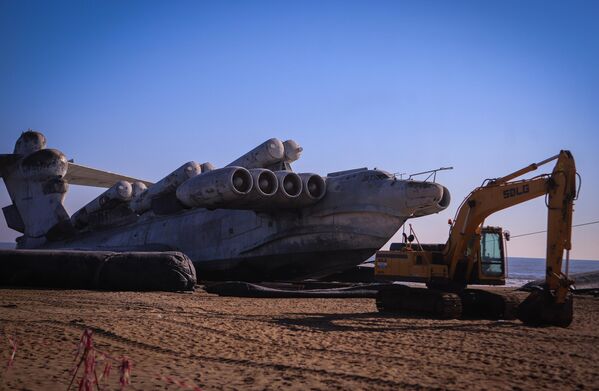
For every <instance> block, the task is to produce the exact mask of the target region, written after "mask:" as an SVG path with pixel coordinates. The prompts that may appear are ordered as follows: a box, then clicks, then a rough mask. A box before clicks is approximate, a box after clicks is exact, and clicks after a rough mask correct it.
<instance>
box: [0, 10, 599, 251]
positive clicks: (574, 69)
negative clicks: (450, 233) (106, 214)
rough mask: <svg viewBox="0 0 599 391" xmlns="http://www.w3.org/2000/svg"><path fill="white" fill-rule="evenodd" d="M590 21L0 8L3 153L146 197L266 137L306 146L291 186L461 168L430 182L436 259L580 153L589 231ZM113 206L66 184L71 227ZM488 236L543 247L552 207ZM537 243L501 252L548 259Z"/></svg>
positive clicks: (463, 14) (507, 216)
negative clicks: (55, 154)
mask: <svg viewBox="0 0 599 391" xmlns="http://www.w3.org/2000/svg"><path fill="white" fill-rule="evenodd" d="M598 20H599V2H597V1H586V2H585V1H568V2H565V1H503V0H502V1H468V2H461V1H451V2H450V1H413V2H407V1H389V2H386V1H360V2H354V1H314V2H310V1H272V2H264V1H215V2H208V1H202V2H200V1H190V2H183V1H162V2H155V1H139V2H134V1H97V2H96V1H75V2H70V3H68V2H60V1H39V2H31V1H23V0H15V1H7V0H0V55H1V61H0V129H1V132H0V145H1V147H2V151H1V152H4V153H10V152H12V149H13V146H14V142H15V140H16V139H17V137H18V136H19V134H20V132H21V131H23V130H26V129H27V128H32V129H36V130H40V131H42V132H43V133H45V135H46V137H47V139H48V143H49V146H50V147H53V148H58V149H60V150H62V151H63V152H64V153H65V154H66V155H67V156H68V158H73V159H75V161H76V162H78V163H80V164H84V165H90V166H93V167H97V168H102V169H106V170H109V171H114V172H119V173H123V174H128V175H131V176H137V177H140V178H144V179H148V180H158V179H160V178H162V177H163V176H164V175H166V174H168V173H169V172H171V171H172V170H174V169H175V168H177V167H178V166H179V165H180V164H182V163H183V162H186V161H189V160H196V161H198V162H204V161H211V162H212V163H214V164H215V165H217V166H219V165H223V164H226V163H228V162H230V161H232V160H233V159H235V158H237V157H238V156H240V155H241V154H243V153H245V152H246V151H248V150H250V149H251V148H253V147H254V146H256V145H257V144H259V143H261V142H262V141H264V140H266V139H268V138H270V137H278V138H281V139H283V140H285V139H288V138H293V139H295V140H296V141H298V142H299V143H300V144H301V145H302V146H303V147H304V153H303V156H302V159H301V160H300V161H298V162H296V164H295V166H294V168H295V169H296V170H298V171H311V172H317V173H319V174H326V173H327V172H332V171H338V170H343V169H350V168H355V167H362V166H369V167H378V168H382V169H385V170H388V171H390V172H402V173H404V172H405V173H414V172H418V171H423V170H427V169H433V168H438V167H440V166H453V167H454V168H455V169H454V170H453V171H448V172H444V173H442V174H440V175H439V176H438V181H439V182H440V183H442V184H444V185H445V186H447V187H448V188H449V189H450V190H451V193H452V198H453V201H452V205H451V206H450V207H449V208H448V209H447V210H446V211H444V212H442V213H440V214H438V215H434V216H428V217H424V218H420V219H415V220H412V223H413V225H414V227H415V229H416V230H417V233H418V234H419V237H420V239H421V241H426V242H444V241H445V240H446V238H447V219H448V218H451V217H453V215H454V214H455V212H456V209H457V207H458V206H459V203H460V201H461V200H462V199H463V198H464V197H465V196H466V195H467V193H468V192H469V191H470V190H472V189H473V188H474V187H475V186H478V185H480V184H481V182H482V180H483V179H485V178H489V177H498V176H502V175H505V174H507V173H509V172H511V171H513V170H516V169H518V168H521V167H524V166H525V165H528V164H530V163H532V162H536V161H540V160H542V159H544V158H546V157H549V156H552V155H554V154H556V153H557V152H559V150H560V149H570V150H572V152H573V153H574V156H575V158H576V163H577V167H578V170H579V172H580V174H581V175H582V190H581V194H580V199H579V200H578V202H577V203H576V206H575V208H576V210H575V215H574V222H575V223H578V224H580V223H586V222H590V221H597V220H599V23H598V22H597V21H598ZM550 169H551V166H548V167H546V168H544V169H542V170H540V171H541V172H548V171H550ZM101 191H102V190H101V189H96V188H81V187H77V186H72V187H71V190H70V192H69V194H68V195H67V208H68V210H69V211H70V212H71V213H72V212H74V211H75V210H76V209H78V208H79V207H80V206H82V205H83V204H85V203H86V202H87V201H88V200H90V199H91V198H92V197H94V196H96V195H97V194H99V193H100V192H101ZM0 204H1V205H2V206H4V205H8V204H10V200H9V197H8V195H7V193H6V189H5V188H4V187H3V185H2V187H1V188H0ZM0 219H1V220H2V221H0V225H1V228H0V241H11V240H13V239H14V238H15V237H16V236H17V233H15V232H14V231H11V230H9V229H8V228H6V224H5V222H4V217H3V216H2V217H1V218H0ZM487 223H489V224H493V225H501V226H503V227H504V228H506V229H509V230H510V231H511V233H512V235H518V234H521V233H528V232H533V231H540V230H543V229H545V227H546V210H545V205H544V202H543V200H542V199H539V200H535V201H533V202H529V203H526V204H523V205H521V206H518V207H516V208H512V209H510V210H508V211H504V212H501V213H498V214H496V215H493V216H492V217H491V218H489V219H488V220H487ZM544 243H545V236H544V235H532V236H527V237H522V238H515V239H513V240H512V241H511V242H510V250H509V253H510V255H513V256H531V257H543V256H544V251H545V244H544ZM573 247H574V249H573V252H572V257H573V258H578V259H599V224H595V225H589V226H585V227H579V228H574V239H573Z"/></svg>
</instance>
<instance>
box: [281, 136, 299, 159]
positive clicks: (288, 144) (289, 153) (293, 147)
mask: <svg viewBox="0 0 599 391" xmlns="http://www.w3.org/2000/svg"><path fill="white" fill-rule="evenodd" d="M283 148H284V149H285V156H284V160H285V162H286V163H293V162H294V161H296V160H298V159H299V158H300V156H301V154H302V151H303V150H304V149H303V148H302V147H300V145H299V144H298V143H297V142H295V141H294V140H287V141H285V142H284V143H283Z"/></svg>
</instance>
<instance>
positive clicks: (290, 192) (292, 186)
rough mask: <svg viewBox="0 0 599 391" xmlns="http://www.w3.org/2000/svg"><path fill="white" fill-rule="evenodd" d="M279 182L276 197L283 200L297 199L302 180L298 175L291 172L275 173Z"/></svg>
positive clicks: (300, 191) (300, 190)
mask: <svg viewBox="0 0 599 391" xmlns="http://www.w3.org/2000/svg"><path fill="white" fill-rule="evenodd" d="M275 175H276V176H277V180H278V181H279V191H278V192H277V195H280V196H282V198H285V199H292V198H297V197H299V196H300V194H301V193H302V179H301V178H300V176H299V175H297V174H296V173H294V172H291V171H275Z"/></svg>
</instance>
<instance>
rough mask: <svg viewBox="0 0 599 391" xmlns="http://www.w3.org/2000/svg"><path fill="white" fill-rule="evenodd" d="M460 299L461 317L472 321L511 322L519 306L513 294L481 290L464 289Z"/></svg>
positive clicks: (518, 301) (517, 299)
mask: <svg viewBox="0 0 599 391" xmlns="http://www.w3.org/2000/svg"><path fill="white" fill-rule="evenodd" d="M460 299H461V300H462V307H463V316H464V317H465V318H474V319H491V320H497V319H506V320H513V319H516V317H517V311H518V306H519V305H520V299H519V298H518V297H517V296H516V295H514V294H511V293H502V292H491V291H487V290H482V289H464V290H463V291H462V292H461V293H460Z"/></svg>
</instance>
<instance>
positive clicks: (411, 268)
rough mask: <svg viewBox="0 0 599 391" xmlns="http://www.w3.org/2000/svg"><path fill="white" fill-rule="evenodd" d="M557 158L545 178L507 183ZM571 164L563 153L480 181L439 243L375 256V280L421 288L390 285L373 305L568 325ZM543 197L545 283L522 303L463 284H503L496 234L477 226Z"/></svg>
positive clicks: (407, 244)
mask: <svg viewBox="0 0 599 391" xmlns="http://www.w3.org/2000/svg"><path fill="white" fill-rule="evenodd" d="M554 160H557V161H556V164H555V167H554V169H553V171H552V173H551V174H543V175H539V176H536V177H534V178H531V179H522V180H514V179H516V178H518V177H520V176H522V175H524V174H526V173H528V172H531V171H534V170H536V169H537V168H538V167H539V166H542V165H544V164H547V163H549V162H551V161H554ZM576 175H577V173H576V166H575V163H574V157H573V156H572V154H571V153H570V152H569V151H560V153H559V154H558V155H555V156H553V157H550V158H548V159H545V160H543V161H541V162H539V163H533V164H531V165H530V166H528V167H525V168H522V169H520V170H518V171H515V172H513V173H511V174H509V175H506V176H504V177H501V178H496V179H490V180H486V181H485V182H484V183H483V185H482V186H481V187H478V188H476V189H474V190H473V191H472V192H471V193H470V194H469V195H468V197H466V199H465V200H464V201H463V203H462V204H461V206H460V208H459V209H458V212H457V214H456V218H455V219H454V220H453V221H452V222H451V228H450V234H449V239H448V240H447V242H446V243H445V244H420V243H418V242H416V243H413V241H414V235H413V232H411V234H410V236H409V237H407V235H404V237H405V240H404V243H394V244H393V245H392V246H391V249H390V250H388V251H378V252H377V254H376V257H375V277H376V278H377V279H379V280H391V281H405V282H424V283H426V286H427V288H418V287H411V286H407V285H402V284H391V285H389V286H387V287H385V288H383V289H381V290H380V291H379V292H378V295H377V299H376V305H377V308H378V310H379V311H383V312H408V313H412V312H415V313H426V314H432V315H433V316H436V317H439V318H445V319H451V318H460V317H468V316H477V317H481V316H482V317H489V318H493V319H514V318H515V317H516V316H517V317H518V318H519V319H520V320H522V321H523V322H524V323H526V324H529V325H557V326H562V327H567V326H568V325H569V324H570V323H571V322H572V316H573V313H572V296H571V294H570V293H569V290H570V286H571V284H572V283H573V281H571V280H570V279H569V278H568V276H567V275H565V274H564V273H562V258H563V255H564V250H565V251H566V262H569V251H570V249H571V232H572V211H573V205H574V200H575V199H576V195H577V188H576ZM542 195H545V196H546V201H545V202H546V204H547V208H548V218H547V257H546V274H545V283H544V285H543V287H542V289H540V290H538V291H534V292H532V293H531V294H530V295H529V296H528V297H527V298H526V299H525V300H524V301H523V302H522V303H519V300H518V299H517V297H516V296H515V295H513V294H509V293H502V292H501V291H499V290H483V289H469V288H467V285H469V284H481V285H504V284H505V271H506V267H505V262H506V261H505V249H504V246H503V243H504V242H503V238H502V235H503V231H502V230H501V228H498V227H483V224H484V221H485V219H486V218H487V217H488V216H489V215H491V214H493V213H495V212H497V211H500V210H503V209H506V208H509V207H511V206H514V205H517V204H520V203H523V202H526V201H529V200H531V199H534V198H537V197H540V196H542Z"/></svg>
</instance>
